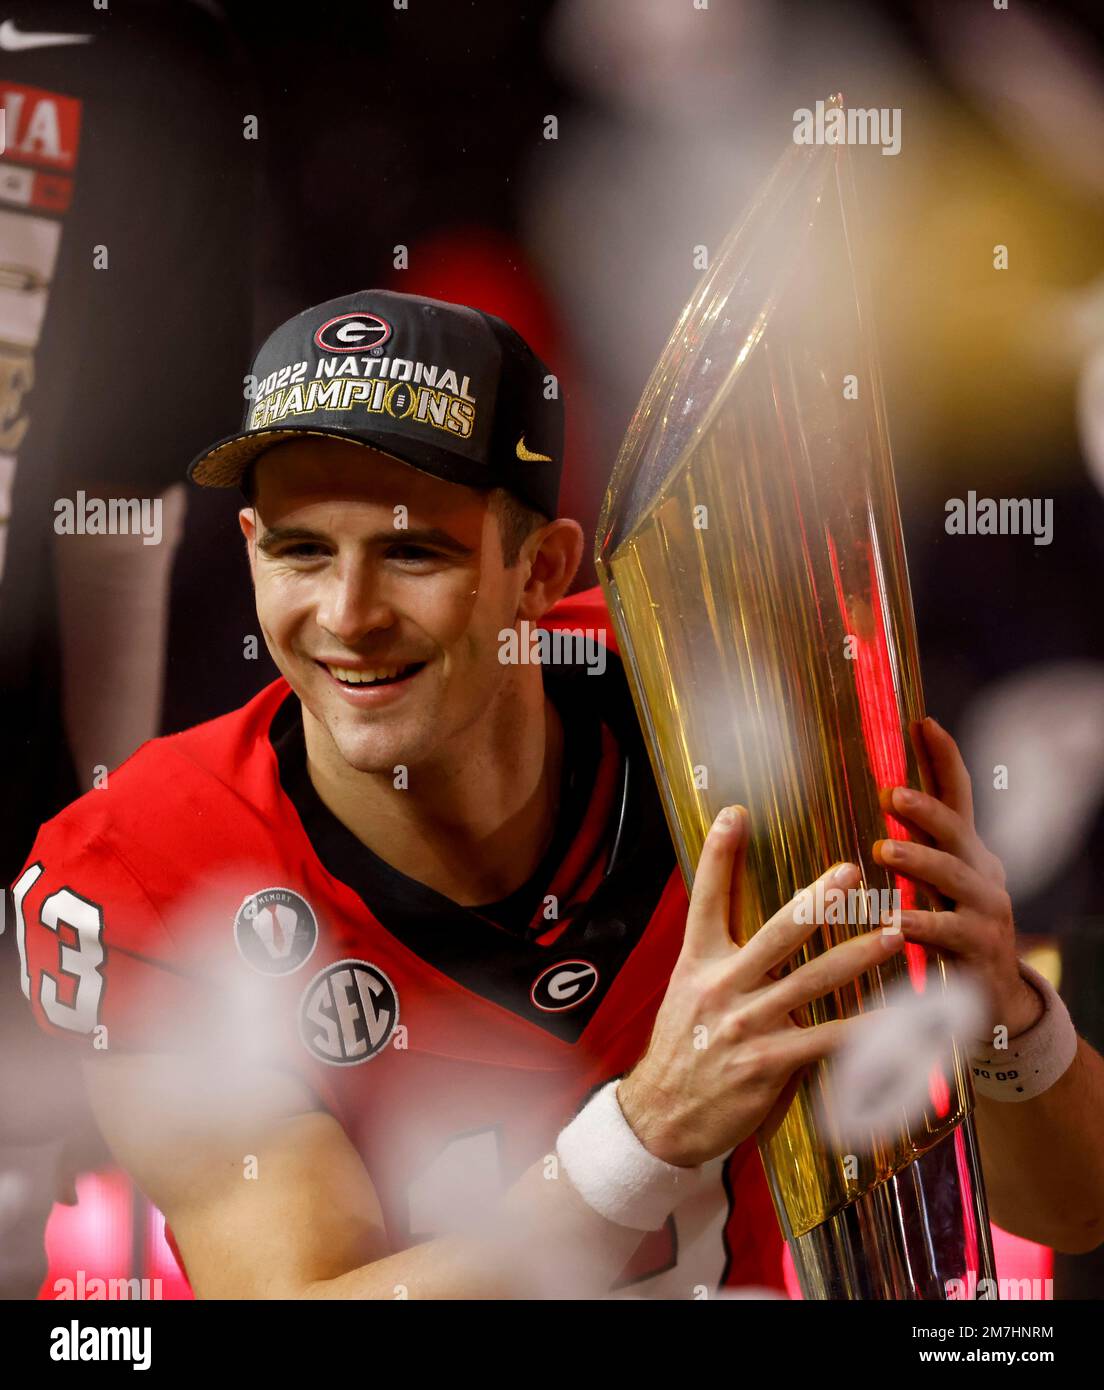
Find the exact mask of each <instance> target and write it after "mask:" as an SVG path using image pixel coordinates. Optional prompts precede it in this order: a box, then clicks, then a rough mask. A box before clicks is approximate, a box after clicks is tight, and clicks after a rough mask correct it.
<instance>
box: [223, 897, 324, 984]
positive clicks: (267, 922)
mask: <svg viewBox="0 0 1104 1390" xmlns="http://www.w3.org/2000/svg"><path fill="white" fill-rule="evenodd" d="M234 940H235V941H236V942H237V945H238V952H239V954H240V955H241V957H242V959H243V960H244V961H245V962H246V964H247V965H251V966H252V967H253V969H254V970H259V971H260V972H261V974H262V975H290V974H291V972H292V971H293V970H298V969H299V967H300V966H301V965H305V964H306V962H307V961H308V960H310V958H311V956H312V955H313V953H314V948H315V946H317V944H318V922H317V920H316V918H315V915H314V911H313V910H312V908H311V905H310V903H309V902H307V900H306V898H304V897H302V896H300V894H298V893H296V892H294V891H293V890H292V889H290V888H262V889H261V891H260V892H259V893H250V895H249V897H248V898H246V900H245V902H243V903H242V905H241V907H239V908H238V913H237V916H236V917H235V918H234Z"/></svg>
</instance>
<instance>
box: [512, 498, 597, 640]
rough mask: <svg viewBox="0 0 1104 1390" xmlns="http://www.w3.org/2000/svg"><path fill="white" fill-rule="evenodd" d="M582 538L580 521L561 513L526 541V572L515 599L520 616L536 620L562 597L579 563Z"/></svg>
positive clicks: (523, 560)
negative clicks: (527, 569) (530, 549)
mask: <svg viewBox="0 0 1104 1390" xmlns="http://www.w3.org/2000/svg"><path fill="white" fill-rule="evenodd" d="M585 540H586V538H585V537H584V535H583V528H582V527H581V526H580V525H579V523H578V522H577V521H573V520H572V519H571V518H570V517H567V516H561V517H558V518H557V519H556V520H555V521H550V522H549V523H548V525H547V526H543V527H541V529H540V530H539V531H535V532H534V533H533V535H532V536H531V537H530V538H529V540H528V541H526V545H525V548H526V550H528V549H529V547H530V546H532V547H533V549H532V553H531V554H530V555H529V557H528V566H529V574H528V577H527V579H526V581H525V587H524V589H522V591H521V596H520V598H519V599H518V616H519V617H522V618H528V619H529V620H530V622H539V621H540V620H541V618H543V617H544V615H545V614H546V613H547V612H548V610H549V609H550V608H551V607H552V606H553V604H556V603H558V602H559V601H560V599H562V598H563V596H564V594H566V593H567V591H568V589H570V587H571V581H572V580H573V579H574V578H575V575H576V573H577V571H578V569H579V565H580V564H581V563H582V559H583V545H584V544H585ZM522 563H525V557H524V553H523V558H522Z"/></svg>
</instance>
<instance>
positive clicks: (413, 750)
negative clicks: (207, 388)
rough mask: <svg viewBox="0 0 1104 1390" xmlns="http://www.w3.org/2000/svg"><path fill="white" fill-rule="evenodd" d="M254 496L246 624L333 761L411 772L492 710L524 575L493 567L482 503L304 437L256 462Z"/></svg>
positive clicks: (338, 444) (394, 465)
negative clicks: (322, 734) (504, 634)
mask: <svg viewBox="0 0 1104 1390" xmlns="http://www.w3.org/2000/svg"><path fill="white" fill-rule="evenodd" d="M254 497H255V507H254V509H252V510H250V509H246V510H244V511H243V512H242V513H241V523H242V530H243V531H244V532H245V535H246V539H247V540H248V541H249V549H250V563H251V565H252V569H253V578H254V584H255V587H256V599H257V615H258V618H259V619H260V624H261V630H262V631H263V633H264V637H265V641H266V643H267V644H268V649H269V651H270V652H271V653H272V658H273V660H274V661H275V663H276V665H277V666H278V667H279V669H280V671H281V672H282V674H283V675H284V676H285V677H286V679H287V681H288V683H289V684H290V685H291V687H292V689H293V690H294V691H295V692H296V694H297V695H298V696H299V698H300V699H301V700H302V702H303V705H304V706H305V708H306V709H307V710H308V711H309V712H310V714H311V715H313V716H314V718H315V720H317V721H318V723H319V724H320V725H321V726H323V728H324V729H325V730H326V731H328V733H329V736H330V738H331V739H332V741H333V744H334V745H335V747H336V749H337V751H338V753H339V754H340V756H341V758H342V759H343V760H344V761H345V762H346V763H347V764H349V765H350V766H352V767H354V768H357V769H358V770H359V771H362V772H391V771H392V770H393V769H394V767H395V766H396V765H397V764H399V763H401V764H404V765H405V766H407V767H408V768H410V769H413V768H414V767H415V766H416V765H417V764H419V763H424V762H425V761H427V760H428V759H431V758H432V757H433V756H434V754H435V753H436V752H437V751H438V750H439V749H441V748H442V747H443V746H444V745H446V744H447V743H449V741H450V740H452V739H453V738H454V737H455V735H456V734H457V733H459V732H460V731H462V730H464V729H466V728H468V727H469V726H470V725H471V724H472V723H473V722H474V721H476V720H477V719H479V718H480V716H481V715H484V714H485V713H486V712H487V710H488V709H489V708H491V706H492V702H493V700H494V698H495V696H496V693H498V692H499V691H500V689H501V688H502V687H503V682H504V680H505V678H506V674H507V672H508V670H509V669H510V668H508V667H506V666H503V665H502V664H501V663H500V662H499V660H498V651H499V645H500V644H499V636H498V634H499V632H500V631H501V629H503V628H510V627H513V626H514V623H515V619H516V617H517V614H518V604H519V598H520V596H521V593H522V589H523V587H524V584H525V567H524V565H518V566H515V567H514V568H513V569H509V570H507V569H505V568H504V566H503V563H502V549H501V544H500V540H499V529H498V520H497V517H496V516H495V514H494V511H493V509H492V508H491V507H490V506H489V504H488V494H486V493H483V492H479V491H477V490H475V489H472V488H467V487H462V486H460V485H458V484H455V483H447V482H444V481H442V480H440V479H437V478H433V477H430V476H429V475H428V474H425V473H421V472H419V471H418V470H417V469H414V468H410V467H407V466H406V465H405V464H402V463H399V462H397V461H395V460H394V459H389V458H387V457H386V456H385V455H383V454H378V453H376V452H375V451H374V450H369V449H366V448H364V447H362V446H360V445H357V444H352V443H345V442H344V441H341V440H332V439H304V440H295V441H292V442H290V443H285V444H281V445H279V446H277V447H276V448H274V449H272V450H271V451H269V452H268V453H266V454H265V455H263V456H262V458H261V459H260V460H259V461H258V463H257V466H256V471H255V493H254ZM373 678H376V679H375V680H374V681H373ZM379 678H382V679H379Z"/></svg>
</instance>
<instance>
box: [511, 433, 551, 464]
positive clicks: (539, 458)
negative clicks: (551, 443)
mask: <svg viewBox="0 0 1104 1390" xmlns="http://www.w3.org/2000/svg"><path fill="white" fill-rule="evenodd" d="M517 456H518V458H519V459H521V461H522V463H551V462H552V460H551V459H550V458H549V457H548V455H547V454H531V453H530V452H529V450H528V449H527V448H526V447H525V436H524V435H521V436H520V438H519V439H518V442H517Z"/></svg>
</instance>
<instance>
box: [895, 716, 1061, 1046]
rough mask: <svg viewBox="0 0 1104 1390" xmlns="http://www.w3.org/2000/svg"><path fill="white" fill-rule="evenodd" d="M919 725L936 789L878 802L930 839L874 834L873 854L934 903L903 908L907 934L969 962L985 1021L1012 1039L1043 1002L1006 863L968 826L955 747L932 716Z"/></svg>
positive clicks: (968, 796)
mask: <svg viewBox="0 0 1104 1390" xmlns="http://www.w3.org/2000/svg"><path fill="white" fill-rule="evenodd" d="M920 730H921V733H920V737H921V738H922V739H923V745H924V746H923V747H922V748H919V747H918V748H917V753H918V754H921V755H923V754H924V753H926V754H927V757H928V759H930V765H931V768H932V771H933V773H934V775H935V779H936V783H937V787H936V792H937V794H936V795H932V796H929V795H928V794H927V793H926V792H920V791H915V790H913V789H912V788H911V787H893V788H891V789H890V790H889V791H888V792H886V793H885V794H884V795H883V798H882V800H883V804H884V806H885V808H886V809H887V810H889V811H892V813H893V814H894V815H895V816H896V817H898V818H899V819H900V820H901V821H903V822H905V823H906V824H907V825H908V826H910V827H911V828H912V829H913V830H914V831H915V832H916V833H917V834H919V835H920V836H921V837H922V838H924V837H926V838H930V839H931V841H932V842H933V843H932V844H931V845H926V844H918V843H916V842H914V841H905V840H877V841H876V842H875V844H874V857H875V858H876V859H877V861H878V862H879V863H880V864H882V865H884V866H885V867H886V868H887V869H889V870H890V871H891V872H892V873H895V874H900V875H901V876H902V877H904V878H908V879H910V880H911V881H912V882H913V883H915V884H916V885H917V886H918V887H919V888H920V889H921V890H923V891H924V892H925V893H926V894H928V895H929V896H930V897H931V898H932V900H933V905H934V906H936V908H937V910H936V911H934V912H932V911H927V910H925V909H921V910H919V911H915V910H910V911H904V912H902V913H901V929H902V931H903V932H904V934H905V936H906V938H907V939H908V940H910V941H916V942H922V943H923V944H924V945H925V946H934V947H936V948H938V949H939V950H941V951H945V952H946V953H947V954H948V955H951V956H953V957H955V958H956V959H957V960H958V961H959V962H960V963H961V964H962V965H964V966H966V967H968V968H969V969H970V970H971V971H972V972H973V973H974V974H975V975H976V976H977V978H978V979H979V981H980V982H981V985H982V988H983V989H985V991H986V993H987V996H988V1003H989V1005H990V1010H991V1013H990V1023H991V1024H1004V1025H1005V1026H1006V1027H1007V1028H1008V1034H1009V1037H1016V1036H1017V1035H1018V1034H1020V1033H1023V1032H1026V1031H1027V1029H1028V1028H1030V1027H1031V1026H1032V1024H1033V1023H1035V1022H1037V1021H1038V1019H1039V1018H1040V1016H1041V1015H1042V1012H1043V1002H1042V1000H1041V999H1040V998H1039V996H1038V994H1036V992H1035V991H1034V990H1033V989H1032V988H1031V986H1030V985H1029V984H1027V983H1026V981H1025V980H1024V979H1023V977H1022V976H1021V975H1020V971H1019V964H1018V959H1017V956H1016V929H1015V926H1014V925H1013V922H1012V902H1011V899H1010V898H1009V896H1008V894H1007V893H1006V892H1005V887H1004V867H1003V865H1002V864H1001V862H1000V860H999V859H998V858H997V857H996V855H995V854H991V853H990V851H989V850H987V849H986V848H985V846H984V845H983V844H982V842H981V839H980V837H979V836H978V833H977V830H976V829H975V827H974V800H973V793H972V791H971V787H970V774H969V773H968V772H967V771H966V765H965V763H963V761H962V755H961V754H960V753H959V751H958V745H957V744H956V743H955V741H954V739H953V738H952V737H951V736H950V734H949V733H947V731H946V730H945V729H943V728H941V727H940V726H939V725H938V724H937V723H936V722H935V720H934V719H925V720H924V722H923V724H921V725H920ZM944 903H946V904H947V905H946V906H943V904H944Z"/></svg>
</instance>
